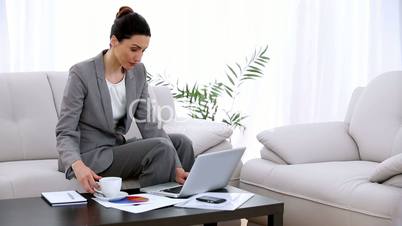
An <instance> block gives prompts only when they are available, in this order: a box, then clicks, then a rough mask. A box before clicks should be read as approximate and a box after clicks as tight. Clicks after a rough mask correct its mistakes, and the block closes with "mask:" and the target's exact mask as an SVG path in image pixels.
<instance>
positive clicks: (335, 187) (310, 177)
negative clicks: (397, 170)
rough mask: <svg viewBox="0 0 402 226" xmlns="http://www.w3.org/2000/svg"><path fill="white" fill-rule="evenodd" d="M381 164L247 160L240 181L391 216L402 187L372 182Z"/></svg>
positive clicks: (381, 215)
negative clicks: (280, 162)
mask: <svg viewBox="0 0 402 226" xmlns="http://www.w3.org/2000/svg"><path fill="white" fill-rule="evenodd" d="M377 164H378V163H375V162H368V161H345V162H325V163H310V164H297V165H279V164H275V163H272V162H270V161H267V160H263V159H254V160H250V161H248V162H247V163H246V164H245V165H244V166H243V168H242V172H241V177H240V180H241V182H243V183H248V184H252V185H255V186H258V187H262V188H265V189H268V190H271V191H275V192H278V193H281V194H285V195H289V196H294V197H298V198H301V199H307V200H311V201H314V202H317V203H321V204H324V205H329V206H333V207H338V208H342V209H346V210H351V211H355V212H359V213H363V214H368V215H371V216H377V217H384V218H390V217H391V216H392V214H393V211H394V209H395V208H396V206H397V205H399V204H400V203H398V198H399V196H400V193H401V190H400V189H399V188H396V187H393V186H385V185H382V184H377V183H371V182H369V180H368V179H369V176H370V175H371V173H372V172H373V170H374V168H375V167H376V165H377Z"/></svg>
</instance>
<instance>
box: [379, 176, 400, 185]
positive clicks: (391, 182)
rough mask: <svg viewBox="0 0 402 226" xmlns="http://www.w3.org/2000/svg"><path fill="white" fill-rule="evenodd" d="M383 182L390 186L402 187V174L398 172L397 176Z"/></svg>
mask: <svg viewBox="0 0 402 226" xmlns="http://www.w3.org/2000/svg"><path fill="white" fill-rule="evenodd" d="M383 184H384V185H388V186H394V187H398V188H402V174H398V175H396V176H393V177H391V178H390V179H388V180H386V181H384V183H383Z"/></svg>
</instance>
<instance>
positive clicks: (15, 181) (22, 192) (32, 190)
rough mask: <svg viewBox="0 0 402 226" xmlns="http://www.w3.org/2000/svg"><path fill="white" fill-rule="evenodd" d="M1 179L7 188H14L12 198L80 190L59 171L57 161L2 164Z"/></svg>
mask: <svg viewBox="0 0 402 226" xmlns="http://www.w3.org/2000/svg"><path fill="white" fill-rule="evenodd" d="M0 178H4V182H5V183H7V186H8V187H11V188H12V194H13V196H12V197H11V198H22V197H33V196H39V195H40V193H41V192H45V191H59V190H70V189H73V190H75V189H79V186H78V183H76V181H75V183H72V182H71V181H69V180H67V179H65V175H64V173H61V172H59V171H58V170H57V159H46V160H27V161H11V162H1V163H0ZM1 187H3V186H1ZM27 188H29V189H27ZM0 193H1V195H3V193H2V192H0ZM0 198H1V197H0Z"/></svg>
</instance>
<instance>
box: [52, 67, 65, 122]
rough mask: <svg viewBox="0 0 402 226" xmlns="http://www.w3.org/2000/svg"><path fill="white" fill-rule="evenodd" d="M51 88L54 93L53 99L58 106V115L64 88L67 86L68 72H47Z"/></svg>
mask: <svg viewBox="0 0 402 226" xmlns="http://www.w3.org/2000/svg"><path fill="white" fill-rule="evenodd" d="M47 78H48V80H49V84H50V88H51V90H52V93H53V101H54V104H55V106H56V111H57V116H59V113H60V107H61V101H62V99H63V94H64V88H65V87H66V83H67V79H68V73H67V72H47Z"/></svg>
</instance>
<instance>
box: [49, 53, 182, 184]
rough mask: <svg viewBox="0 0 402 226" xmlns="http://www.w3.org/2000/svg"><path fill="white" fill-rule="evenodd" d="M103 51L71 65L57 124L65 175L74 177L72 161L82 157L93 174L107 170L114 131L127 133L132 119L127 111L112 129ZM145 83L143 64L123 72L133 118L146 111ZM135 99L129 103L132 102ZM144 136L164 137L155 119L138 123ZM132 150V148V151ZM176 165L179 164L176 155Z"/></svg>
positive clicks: (111, 159)
mask: <svg viewBox="0 0 402 226" xmlns="http://www.w3.org/2000/svg"><path fill="white" fill-rule="evenodd" d="M105 52H106V50H104V51H102V52H101V53H100V54H99V55H97V56H96V57H94V58H91V59H89V60H86V61H84V62H81V63H78V64H76V65H74V66H72V67H71V69H70V73H69V77H68V81H67V84H66V87H65V90H64V96H63V100H62V103H61V110H60V117H59V121H58V123H57V126H56V139H57V151H58V153H59V170H60V171H61V172H65V173H66V178H68V179H71V178H72V177H73V176H74V172H73V171H72V168H71V164H72V163H73V162H75V161H76V160H82V161H83V162H84V163H85V164H86V165H87V166H88V167H89V168H91V169H92V170H93V171H94V172H95V173H100V172H102V171H104V170H106V169H107V168H108V167H109V166H110V164H111V163H112V161H113V151H112V147H113V146H115V145H116V133H120V134H126V133H127V131H128V129H129V128H130V125H131V123H132V119H131V117H130V115H129V114H128V113H127V114H126V116H125V117H123V119H122V120H120V121H119V122H118V124H117V126H116V128H115V126H114V122H113V113H112V106H111V99H110V94H109V89H108V87H107V84H106V80H105V75H104V62H103V54H104V53H105ZM148 97H149V95H148V85H147V82H146V71H145V67H144V65H143V64H138V65H136V66H135V67H134V68H133V69H131V70H129V71H127V73H126V99H127V112H129V107H132V108H131V110H132V112H133V114H134V116H135V118H136V119H140V120H145V119H146V117H147V114H148V109H147V104H146V103H145V101H135V100H138V99H145V100H147V99H148ZM133 101H134V102H135V103H134V104H132V105H131V106H130V104H131V103H133ZM137 125H138V128H139V130H140V132H141V135H142V137H143V138H150V137H165V138H167V139H169V137H168V136H167V134H166V133H165V132H164V131H163V129H159V128H158V127H157V122H143V123H137ZM133 151H135V150H133ZM176 164H177V165H179V166H180V161H179V160H178V157H177V158H176Z"/></svg>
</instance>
